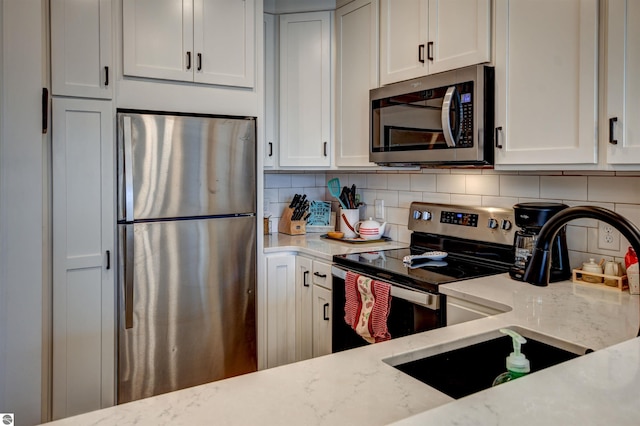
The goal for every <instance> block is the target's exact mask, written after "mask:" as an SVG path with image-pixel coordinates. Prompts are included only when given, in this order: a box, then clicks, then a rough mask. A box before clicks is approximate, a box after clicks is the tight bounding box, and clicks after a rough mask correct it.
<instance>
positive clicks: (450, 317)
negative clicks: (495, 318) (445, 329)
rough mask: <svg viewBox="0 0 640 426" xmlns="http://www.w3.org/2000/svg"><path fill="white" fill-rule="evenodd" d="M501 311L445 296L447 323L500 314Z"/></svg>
mask: <svg viewBox="0 0 640 426" xmlns="http://www.w3.org/2000/svg"><path fill="white" fill-rule="evenodd" d="M502 312H503V311H501V310H499V309H495V308H492V307H490V306H485V305H480V304H478V303H473V302H469V301H468V300H463V299H458V298H457V297H451V296H447V325H448V326H449V325H454V324H460V323H461V322H467V321H473V320H476V319H480V318H485V317H490V316H492V315H498V314H501V313H502Z"/></svg>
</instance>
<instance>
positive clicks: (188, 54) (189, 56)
mask: <svg viewBox="0 0 640 426" xmlns="http://www.w3.org/2000/svg"><path fill="white" fill-rule="evenodd" d="M187 69H188V70H190V69H191V52H187Z"/></svg>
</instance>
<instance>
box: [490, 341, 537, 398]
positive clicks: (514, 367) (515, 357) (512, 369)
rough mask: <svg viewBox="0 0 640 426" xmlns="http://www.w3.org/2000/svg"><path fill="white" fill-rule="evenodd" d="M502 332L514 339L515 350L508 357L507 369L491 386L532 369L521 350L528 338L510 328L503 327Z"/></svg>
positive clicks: (522, 374)
mask: <svg viewBox="0 0 640 426" xmlns="http://www.w3.org/2000/svg"><path fill="white" fill-rule="evenodd" d="M500 332H501V333H503V334H507V335H509V336H510V337H511V339H512V341H513V352H511V353H510V354H509V356H508V357H507V371H506V372H504V373H502V374H500V375H499V376H498V377H496V378H495V380H494V381H493V384H492V385H491V386H496V385H499V384H501V383H505V382H508V381H510V380H514V379H517V378H518V377H522V376H524V375H525V374H527V373H529V371H531V367H530V365H529V360H528V359H527V357H526V356H524V354H522V353H521V352H520V345H522V344H523V343H527V340H526V339H525V338H524V337H522V336H521V335H519V334H518V333H516V332H515V331H513V330H509V329H508V328H501V329H500Z"/></svg>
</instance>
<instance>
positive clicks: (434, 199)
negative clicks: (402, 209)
mask: <svg viewBox="0 0 640 426" xmlns="http://www.w3.org/2000/svg"><path fill="white" fill-rule="evenodd" d="M416 201H420V200H419V199H416ZM422 201H424V202H425V203H441V204H450V203H451V194H446V193H444V192H423V193H422Z"/></svg>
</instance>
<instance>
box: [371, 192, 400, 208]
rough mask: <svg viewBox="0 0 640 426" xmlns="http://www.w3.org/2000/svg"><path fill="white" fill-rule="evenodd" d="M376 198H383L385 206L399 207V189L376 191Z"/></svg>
mask: <svg viewBox="0 0 640 426" xmlns="http://www.w3.org/2000/svg"><path fill="white" fill-rule="evenodd" d="M376 200H383V201H384V206H385V207H398V191H382V190H380V191H376ZM374 202H375V201H374Z"/></svg>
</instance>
